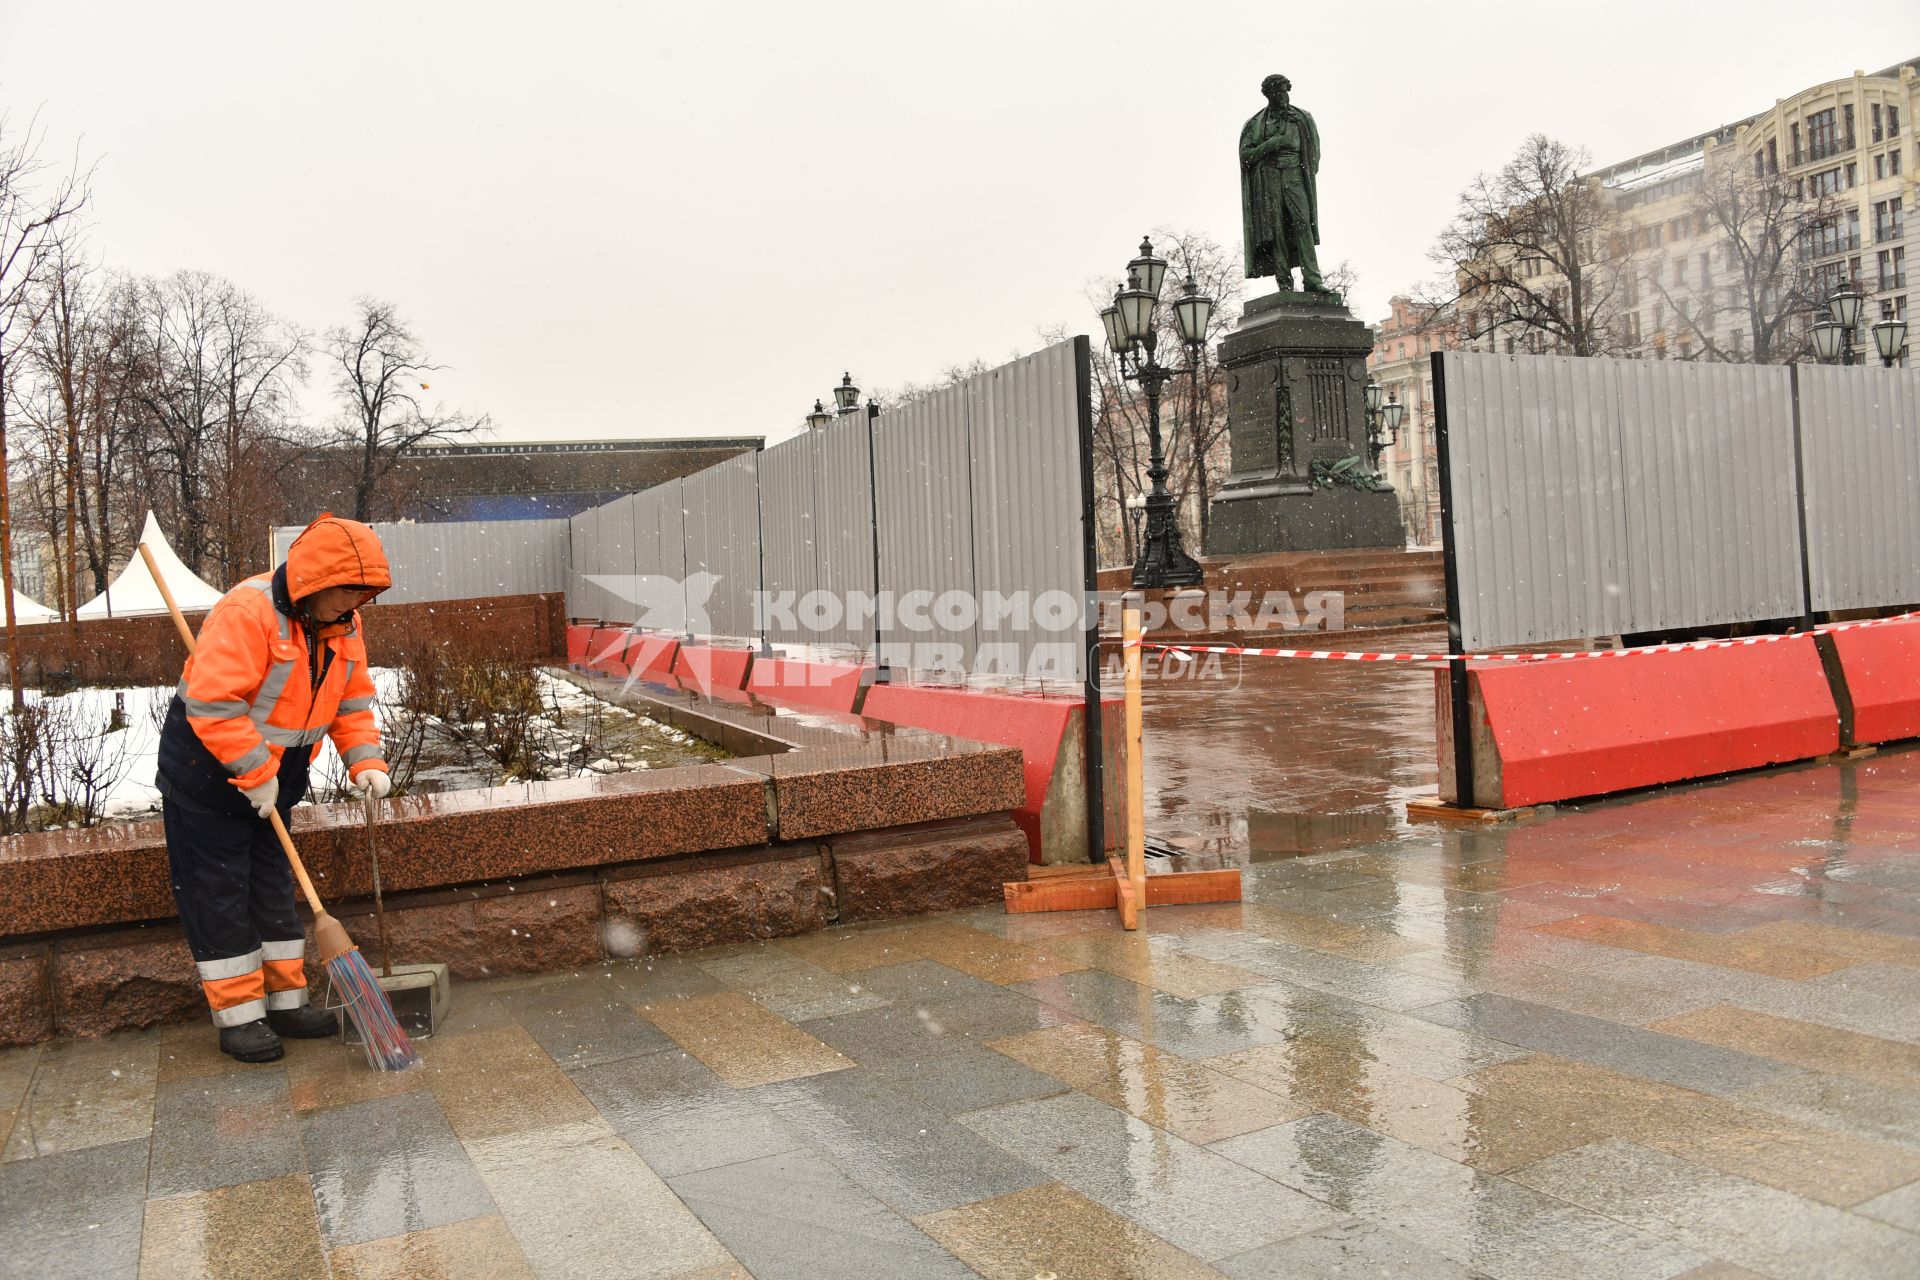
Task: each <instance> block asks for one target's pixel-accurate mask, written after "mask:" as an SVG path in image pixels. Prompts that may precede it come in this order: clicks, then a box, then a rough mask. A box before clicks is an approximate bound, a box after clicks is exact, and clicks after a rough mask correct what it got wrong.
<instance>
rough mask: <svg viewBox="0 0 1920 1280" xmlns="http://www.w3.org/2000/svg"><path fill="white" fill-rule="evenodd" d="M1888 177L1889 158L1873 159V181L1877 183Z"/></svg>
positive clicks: (1876, 157) (1877, 157)
mask: <svg viewBox="0 0 1920 1280" xmlns="http://www.w3.org/2000/svg"><path fill="white" fill-rule="evenodd" d="M1886 176H1887V158H1886V157H1885V156H1875V157H1874V158H1873V180H1874V181H1875V182H1878V181H1880V179H1882V178H1884V177H1886Z"/></svg>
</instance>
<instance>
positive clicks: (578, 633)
mask: <svg viewBox="0 0 1920 1280" xmlns="http://www.w3.org/2000/svg"><path fill="white" fill-rule="evenodd" d="M592 638H593V628H592V627H590V626H583V625H582V624H580V623H577V622H573V623H568V624H567V665H568V666H572V665H574V664H576V663H584V662H585V661H586V660H587V642H588V641H589V640H591V639H592Z"/></svg>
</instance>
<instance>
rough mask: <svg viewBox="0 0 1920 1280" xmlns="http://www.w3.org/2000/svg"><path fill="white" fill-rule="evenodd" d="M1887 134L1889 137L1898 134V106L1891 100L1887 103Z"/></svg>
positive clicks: (1897, 135)
mask: <svg viewBox="0 0 1920 1280" xmlns="http://www.w3.org/2000/svg"><path fill="white" fill-rule="evenodd" d="M1887 136H1888V137H1889V138H1897V137H1899V136H1900V108H1898V107H1896V106H1894V105H1893V104H1892V103H1891V102H1889V103H1888V104H1887Z"/></svg>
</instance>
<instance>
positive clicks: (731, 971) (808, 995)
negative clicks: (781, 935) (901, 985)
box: [701, 946, 888, 1022]
mask: <svg viewBox="0 0 1920 1280" xmlns="http://www.w3.org/2000/svg"><path fill="white" fill-rule="evenodd" d="M701 967H702V968H704V969H705V970H706V971H707V972H708V973H710V974H712V975H713V976H714V977H716V978H718V979H720V981H722V982H724V983H726V984H727V985H728V986H729V987H732V988H734V989H735V990H738V991H744V992H745V993H746V994H748V995H750V996H752V997H753V998H754V999H755V1000H756V1001H758V1002H759V1003H761V1004H763V1005H765V1006H766V1007H767V1008H769V1009H771V1010H773V1011H774V1012H775V1013H777V1014H779V1015H780V1016H781V1017H783V1018H785V1019H786V1020H787V1021H789V1022H806V1021H809V1020H811V1019H814V1018H828V1017H832V1016H834V1015H835V1014H841V1013H857V1012H859V1011H860V1010H862V1009H872V1008H875V1007H877V1006H879V1005H884V1004H886V1003H888V1001H887V997H885V996H883V995H881V994H880V993H879V992H877V991H874V990H871V989H870V988H868V987H867V986H866V985H865V984H864V983H863V982H862V981H861V980H860V979H859V978H855V977H849V976H845V975H842V974H839V973H835V972H833V971H831V970H828V969H823V968H821V967H820V966H819V965H816V964H813V963H812V962H810V961H808V960H806V959H804V958H802V957H801V956H798V955H796V954H794V953H793V952H791V951H788V950H785V949H782V948H779V947H772V946H764V947H759V948H756V949H754V950H752V951H749V952H746V953H744V954H741V955H733V956H725V957H721V958H717V959H713V960H709V961H707V962H706V963H705V964H704V965H702V966H701Z"/></svg>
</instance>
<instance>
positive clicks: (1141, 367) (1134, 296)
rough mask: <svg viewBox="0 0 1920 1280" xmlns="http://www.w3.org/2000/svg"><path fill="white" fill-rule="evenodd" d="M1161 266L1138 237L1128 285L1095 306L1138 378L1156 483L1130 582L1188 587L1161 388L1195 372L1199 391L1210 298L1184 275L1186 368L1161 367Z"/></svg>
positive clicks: (1189, 560)
mask: <svg viewBox="0 0 1920 1280" xmlns="http://www.w3.org/2000/svg"><path fill="white" fill-rule="evenodd" d="M1166 274H1167V262H1166V259H1164V258H1161V257H1159V256H1157V255H1156V254H1155V253H1154V251H1153V242H1152V241H1151V240H1146V239H1143V240H1141V241H1140V255H1139V256H1138V257H1136V258H1135V259H1134V260H1133V261H1132V262H1129V263H1128V264H1127V287H1126V288H1124V289H1122V290H1120V291H1119V292H1118V293H1116V294H1115V295H1114V297H1113V305H1112V306H1110V307H1106V308H1103V309H1102V310H1101V312H1100V323H1101V325H1102V326H1103V327H1104V328H1105V330H1106V335H1107V347H1108V349H1110V350H1111V351H1112V352H1113V354H1114V359H1115V361H1116V362H1117V363H1118V364H1119V366H1120V376H1121V377H1122V378H1123V379H1125V380H1127V381H1129V382H1135V383H1138V384H1139V386H1140V390H1141V393H1142V394H1143V395H1145V396H1146V398H1147V476H1148V478H1149V479H1151V480H1152V481H1153V485H1152V488H1151V489H1150V490H1149V491H1148V493H1147V497H1146V502H1145V504H1144V505H1145V510H1146V536H1145V538H1144V540H1143V541H1142V542H1141V544H1140V554H1139V555H1138V557H1137V558H1136V559H1135V560H1134V562H1133V585H1134V586H1135V587H1139V588H1143V589H1148V588H1155V587H1192V586H1199V585H1200V584H1201V583H1202V582H1204V581H1205V580H1206V579H1205V575H1204V574H1202V572H1201V570H1200V562H1199V561H1197V560H1195V559H1194V558H1193V557H1192V556H1190V555H1188V554H1187V552H1186V549H1185V548H1184V547H1182V546H1181V545H1180V522H1179V520H1178V519H1177V518H1176V516H1175V514H1174V509H1175V505H1176V504H1175V502H1174V497H1173V494H1172V493H1171V492H1170V491H1169V490H1168V489H1167V475H1168V471H1167V460H1166V454H1165V451H1164V450H1163V449H1162V447H1161V443H1160V392H1161V389H1162V388H1164V387H1165V386H1166V384H1167V383H1168V382H1170V381H1172V380H1173V379H1174V378H1176V377H1178V376H1180V375H1181V374H1185V375H1186V376H1187V377H1188V378H1189V379H1191V380H1192V383H1193V387H1194V394H1196V395H1198V394H1199V371H1200V348H1201V347H1202V346H1204V345H1205V343H1206V340H1207V321H1208V320H1209V319H1210V318H1211V317H1212V314H1213V299H1211V298H1209V297H1206V296H1205V295H1204V294H1202V293H1200V292H1199V291H1198V290H1197V289H1195V288H1194V285H1193V282H1192V281H1191V280H1189V281H1188V282H1187V285H1186V288H1185V290H1184V291H1183V292H1182V294H1181V296H1180V297H1179V299H1178V300H1176V301H1175V302H1174V304H1173V320H1174V326H1175V328H1176V329H1177V330H1178V332H1179V334H1180V341H1181V343H1182V344H1184V345H1185V346H1186V348H1187V364H1186V367H1185V368H1184V369H1170V368H1168V367H1166V366H1165V365H1163V364H1161V363H1160V361H1159V359H1158V358H1157V354H1156V349H1157V347H1158V343H1159V333H1158V329H1157V326H1156V325H1155V323H1154V309H1155V306H1156V304H1157V303H1158V302H1159V301H1160V286H1161V283H1162V281H1164V280H1165V278H1166Z"/></svg>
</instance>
